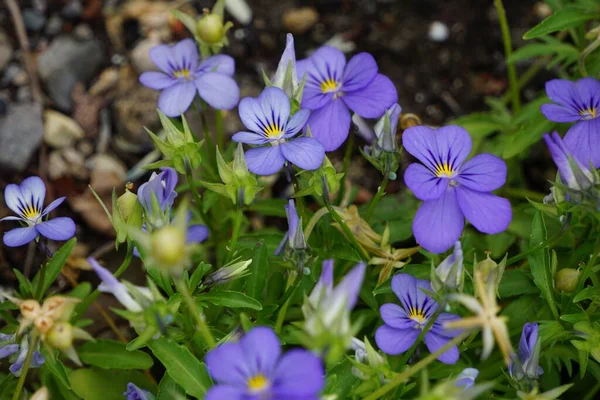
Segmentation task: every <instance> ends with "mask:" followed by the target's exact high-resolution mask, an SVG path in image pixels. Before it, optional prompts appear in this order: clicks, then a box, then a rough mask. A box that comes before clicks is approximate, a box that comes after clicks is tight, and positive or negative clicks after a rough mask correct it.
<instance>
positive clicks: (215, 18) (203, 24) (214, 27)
mask: <svg viewBox="0 0 600 400" xmlns="http://www.w3.org/2000/svg"><path fill="white" fill-rule="evenodd" d="M223 31H224V26H223V17H221V16H220V15H217V14H210V13H208V10H207V11H206V14H205V15H204V16H203V17H202V18H201V19H200V21H198V23H197V24H196V35H197V36H198V38H199V39H200V40H201V41H203V42H204V43H207V44H215V43H218V42H220V41H221V39H223V33H224V32H223Z"/></svg>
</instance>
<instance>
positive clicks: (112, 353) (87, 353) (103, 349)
mask: <svg viewBox="0 0 600 400" xmlns="http://www.w3.org/2000/svg"><path fill="white" fill-rule="evenodd" d="M77 352H78V353H79V358H81V361H83V362H84V363H86V364H90V365H93V366H95V367H100V368H104V369H148V368H150V367H151V366H152V364H153V361H152V357H150V356H149V355H148V354H146V353H144V352H143V351H139V350H134V351H129V350H127V349H126V345H125V344H123V343H121V342H117V341H114V340H108V339H98V340H96V341H95V342H87V343H85V344H83V345H82V346H81V347H79V349H78V350H77Z"/></svg>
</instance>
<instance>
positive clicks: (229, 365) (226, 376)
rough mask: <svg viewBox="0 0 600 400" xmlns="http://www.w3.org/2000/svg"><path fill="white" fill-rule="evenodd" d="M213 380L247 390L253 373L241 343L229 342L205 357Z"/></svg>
mask: <svg viewBox="0 0 600 400" xmlns="http://www.w3.org/2000/svg"><path fill="white" fill-rule="evenodd" d="M205 362H206V367H207V368H208V372H210V375H211V376H212V378H213V379H214V380H215V381H216V382H217V383H221V384H227V385H231V386H236V387H239V388H246V386H247V384H248V379H249V378H251V377H252V371H251V370H250V368H249V366H248V365H247V363H246V357H245V354H244V351H243V349H242V346H241V345H240V344H239V343H233V342H228V343H225V344H222V345H220V346H218V347H215V348H214V349H212V350H211V351H209V352H208V354H207V355H206V357H205Z"/></svg>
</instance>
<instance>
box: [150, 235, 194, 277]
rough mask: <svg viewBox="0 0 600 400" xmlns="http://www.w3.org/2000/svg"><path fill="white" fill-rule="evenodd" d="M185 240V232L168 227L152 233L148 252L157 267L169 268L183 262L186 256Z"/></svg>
mask: <svg viewBox="0 0 600 400" xmlns="http://www.w3.org/2000/svg"><path fill="white" fill-rule="evenodd" d="M185 239H186V238H185V232H183V231H181V230H179V229H177V228H176V227H174V226H170V225H168V226H165V227H163V228H160V229H158V230H156V231H154V232H153V233H152V236H151V238H150V241H151V249H150V250H151V251H152V256H153V258H154V259H155V260H156V261H157V262H158V264H159V267H161V268H170V267H172V266H176V265H179V264H180V263H181V262H182V261H183V258H184V257H185V255H186V240H185Z"/></svg>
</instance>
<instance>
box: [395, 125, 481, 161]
mask: <svg viewBox="0 0 600 400" xmlns="http://www.w3.org/2000/svg"><path fill="white" fill-rule="evenodd" d="M402 145H403V147H404V148H405V149H406V151H408V152H409V153H410V154H412V155H413V156H414V157H416V158H417V159H418V160H419V161H421V162H422V163H423V164H425V166H426V167H427V168H429V169H430V170H431V171H432V172H435V171H436V169H437V168H438V167H441V166H444V165H448V166H449V168H450V169H451V170H453V171H458V169H459V168H460V166H461V165H462V163H463V161H464V160H465V159H466V158H467V156H468V155H469V153H470V151H471V137H470V136H469V133H468V132H467V131H466V130H465V129H463V128H461V127H458V126H453V125H449V126H445V127H443V128H440V129H437V130H435V129H431V128H428V127H426V126H414V127H411V128H408V129H407V130H405V131H404V133H403V134H402Z"/></svg>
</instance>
